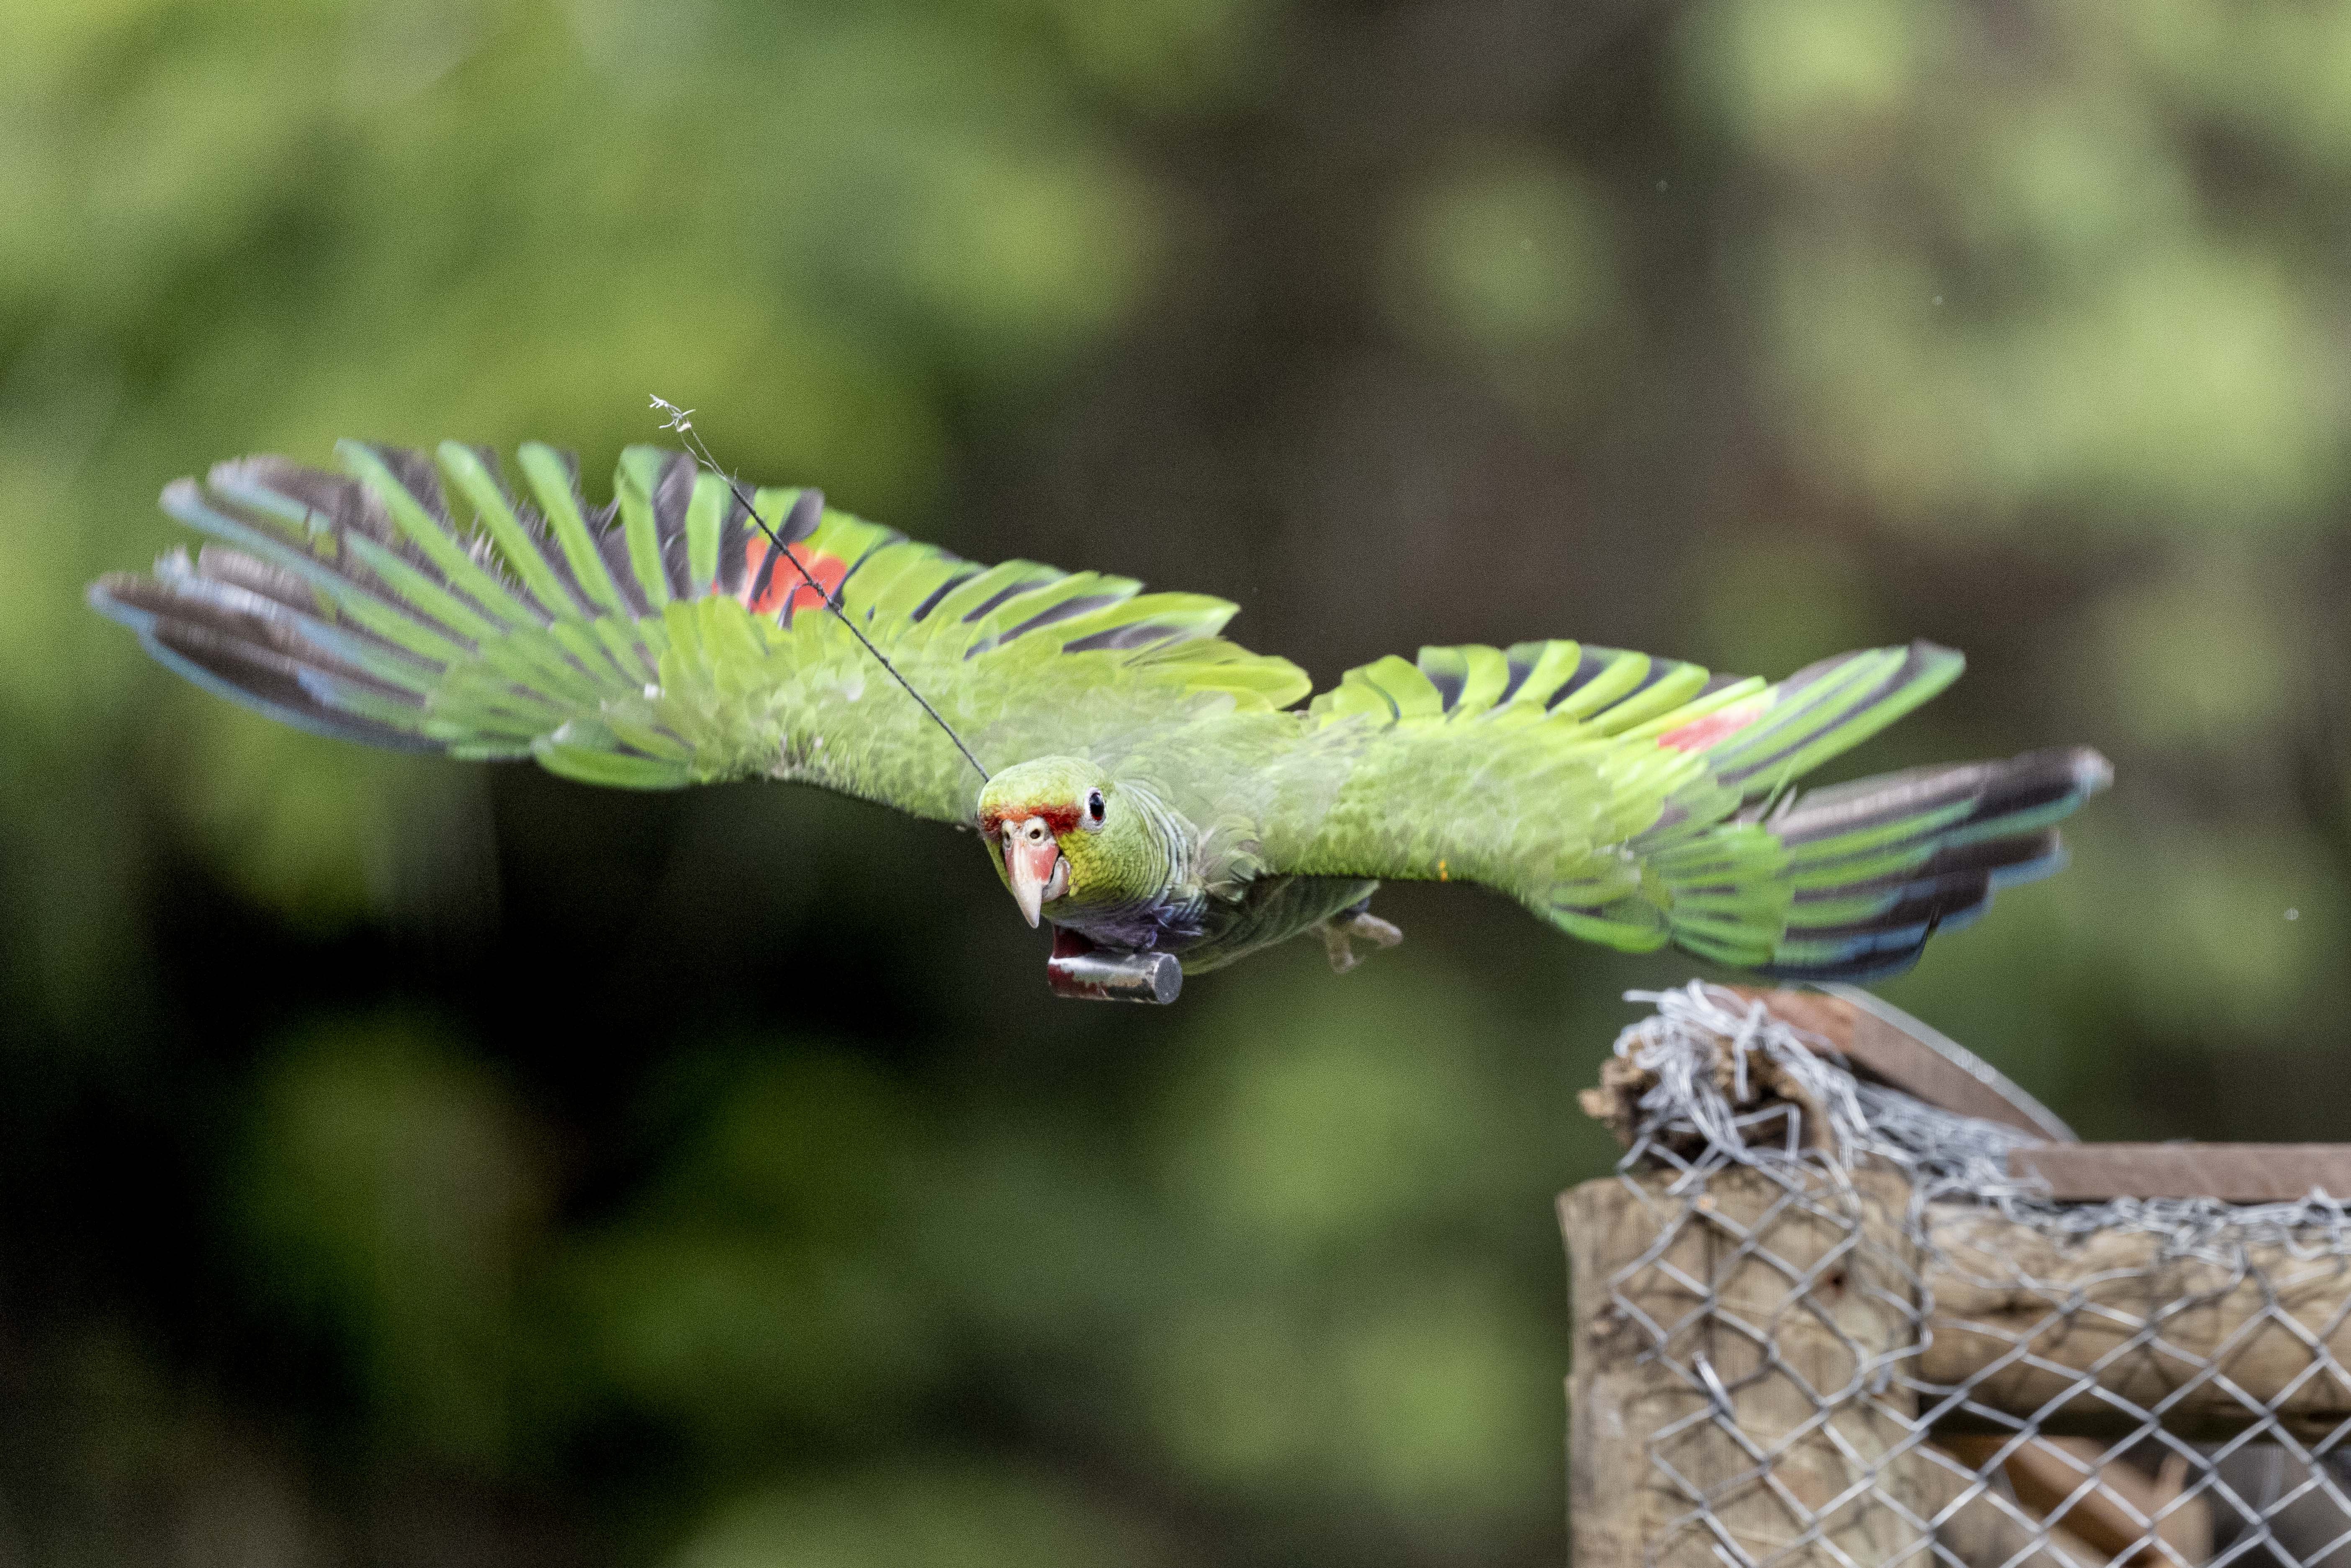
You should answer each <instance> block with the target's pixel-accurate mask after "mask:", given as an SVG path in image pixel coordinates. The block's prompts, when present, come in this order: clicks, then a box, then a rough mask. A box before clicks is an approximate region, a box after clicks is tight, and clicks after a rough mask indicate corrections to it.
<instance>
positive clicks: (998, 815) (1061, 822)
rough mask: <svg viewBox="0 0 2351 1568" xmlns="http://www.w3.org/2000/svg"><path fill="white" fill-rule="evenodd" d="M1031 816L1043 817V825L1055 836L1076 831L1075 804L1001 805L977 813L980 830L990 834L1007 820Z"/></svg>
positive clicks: (995, 831)
mask: <svg viewBox="0 0 2351 1568" xmlns="http://www.w3.org/2000/svg"><path fill="white" fill-rule="evenodd" d="M1031 817H1042V818H1044V819H1045V826H1046V827H1047V828H1048V829H1049V830H1050V831H1051V832H1052V833H1053V834H1054V836H1055V837H1057V838H1058V837H1059V836H1060V835H1061V834H1063V833H1074V832H1076V831H1078V809H1077V808H1076V807H1075V806H1001V807H998V809H997V810H993V811H982V812H981V813H980V814H979V827H980V831H982V832H984V833H987V834H990V835H991V836H992V835H994V834H996V833H998V832H1000V831H1003V828H1004V824H1005V823H1007V822H1025V821H1028V820H1029V818H1031Z"/></svg>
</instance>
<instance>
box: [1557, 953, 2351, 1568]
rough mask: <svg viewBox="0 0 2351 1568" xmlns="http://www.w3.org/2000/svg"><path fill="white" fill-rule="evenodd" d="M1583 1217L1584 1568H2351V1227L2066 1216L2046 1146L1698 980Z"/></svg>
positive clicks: (1621, 1089)
mask: <svg viewBox="0 0 2351 1568" xmlns="http://www.w3.org/2000/svg"><path fill="white" fill-rule="evenodd" d="M1635 999H1639V1000H1645V1001H1649V1002H1651V1003H1653V1004H1654V1005H1655V1007H1656V1012H1655V1013H1654V1015H1652V1016H1651V1017H1649V1018H1647V1019H1644V1020H1643V1021H1641V1022H1639V1023H1637V1024H1635V1025H1634V1026H1632V1027H1631V1028H1629V1029H1627V1030H1625V1032H1624V1034H1623V1035H1622V1036H1621V1037H1620V1038H1619V1039H1618V1040H1617V1042H1616V1048H1615V1054H1614V1059H1613V1060H1612V1061H1609V1062H1608V1063H1606V1064H1605V1068H1604V1073H1603V1081H1602V1085H1601V1087H1600V1088H1599V1089H1598V1090H1595V1091H1593V1092H1590V1093H1588V1094H1587V1096H1586V1104H1587V1107H1588V1108H1590V1109H1592V1110H1593V1113H1595V1114H1597V1115H1599V1116H1600V1117H1601V1118H1602V1119H1603V1120H1604V1121H1607V1122H1609V1123H1610V1124H1612V1125H1613V1126H1614V1128H1615V1130H1616V1132H1617V1133H1618V1135H1619V1136H1620V1137H1621V1138H1623V1139H1624V1140H1625V1143H1626V1145H1627V1153H1626V1154H1625V1158H1624V1160H1623V1162H1622V1163H1621V1165H1620V1166H1618V1168H1617V1171H1616V1173H1615V1175H1614V1176H1613V1177H1610V1178H1605V1179H1604V1180H1602V1181H1599V1182H1593V1183H1588V1184H1586V1185H1585V1186H1583V1187H1580V1188H1578V1189H1576V1190H1575V1191H1574V1192H1572V1193H1570V1194H1568V1195H1566V1196H1565V1197H1563V1198H1562V1219H1563V1222H1564V1223H1565V1225H1566V1227H1567V1229H1568V1233H1569V1239H1570V1245H1571V1249H1572V1251H1573V1254H1574V1264H1575V1270H1574V1275H1575V1298H1576V1301H1575V1304H1576V1319H1577V1332H1578V1340H1577V1345H1576V1372H1575V1375H1574V1378H1573V1384H1572V1387H1571V1398H1572V1401H1573V1414H1572V1428H1571V1447H1572V1450H1573V1452H1572V1456H1571V1458H1572V1464H1571V1474H1572V1478H1573V1479H1572V1485H1571V1506H1572V1511H1573V1522H1574V1531H1575V1543H1576V1552H1577V1558H1578V1562H1579V1564H1580V1568H1629V1565H1630V1564H1633V1563H1643V1564H1649V1563H1675V1564H1681V1563H1695V1564H1708V1565H1713V1564H1723V1565H1727V1568H1782V1565H1788V1564H1794V1563H1805V1564H1821V1565H1823V1568H1826V1565H1831V1564H1834V1565H1835V1568H1874V1565H1881V1564H1899V1563H1916V1564H1917V1565H1918V1568H1930V1565H1931V1564H1932V1563H1937V1562H1939V1563H1945V1564H1949V1568H2020V1565H2023V1564H2027V1563H2031V1564H2033V1565H2034V1568H2095V1565H2102V1564H2106V1563H2131V1564H2143V1565H2148V1568H2156V1565H2160V1564H2171V1565H2175V1568H2205V1565H2208V1564H2210V1565H2219V1564H2224V1563H2277V1564H2287V1565H2293V1568H2315V1565H2317V1564H2320V1563H2328V1564H2334V1565H2336V1568H2351V1493H2347V1492H2346V1481H2351V1441H2346V1432H2351V1372H2346V1361H2351V1328H2346V1313H2347V1312H2351V1228H2346V1215H2345V1211H2344V1207H2343V1206H2342V1205H2341V1204H2339V1203H2337V1202H2335V1201H2333V1200H2330V1199H2328V1198H2326V1197H2323V1196H2320V1195H2316V1194H2314V1195H2313V1196H2311V1197H2308V1198H2307V1199H2305V1200H2304V1201H2301V1202H2295V1203H2284V1204H2271V1205H2263V1206H2260V1207H2243V1206H2230V1205H2225V1204H2221V1203H2218V1202H2214V1201H2210V1200H2192V1201H2191V1200H2177V1201H2175V1200H2163V1201H2147V1200H2136V1199H2128V1200H2116V1201H2108V1202H2103V1203H2096V1204H2061V1203H2057V1202H2053V1201H2052V1200H2051V1199H2050V1198H2049V1197H2048V1196H2047V1194H2046V1189H2045V1188H2044V1187H2042V1186H2039V1185H2038V1184H2037V1183H2036V1182H2035V1181H2032V1180H2023V1179H2019V1178H2017V1177H2015V1176H2011V1174H2010V1167H2009V1163H2008V1154H2009V1151H2010V1150H2011V1148H2014V1147H2016V1146H2017V1145H2022V1144H2026V1143H2029V1142H2032V1139H2030V1138H2029V1137H2028V1136H2027V1135H2026V1134H2022V1133H2019V1132H2015V1131H2012V1130H2011V1129H2010V1128H2007V1127H2004V1126H2001V1125H1999V1124H1994V1123H1990V1122H1983V1121H1978V1120H1974V1119H1971V1118H1969V1117H1965V1116H1959V1115H1956V1114H1953V1113H1949V1112H1945V1111H1942V1110H1938V1109H1937V1108H1935V1107H1932V1106H1929V1105H1927V1104H1925V1103H1921V1102H1919V1101H1917V1100H1916V1099H1913V1098H1911V1097H1909V1096H1907V1095H1905V1094H1902V1093H1899V1092H1896V1091H1894V1090H1892V1089H1888V1088H1886V1087H1884V1086H1882V1085H1879V1084H1876V1083H1872V1082H1865V1081H1862V1080H1860V1079H1857V1078H1856V1077H1855V1075H1854V1074H1853V1073H1852V1072H1851V1071H1848V1070H1847V1069H1846V1068H1845V1067H1844V1065H1842V1064H1841V1063H1840V1061H1838V1060H1837V1059H1836V1058H1835V1056H1834V1052H1833V1051H1831V1050H1830V1048H1829V1047H1828V1045H1827V1042H1825V1041H1824V1040H1820V1039H1818V1038H1816V1037H1813V1036H1809V1035H1807V1034H1805V1033H1804V1032H1803V1031H1802V1030H1798V1029H1795V1028H1793V1027H1792V1026H1791V1025H1789V1024H1788V1023H1786V1022H1784V1021H1782V1020H1781V1019H1776V1018H1774V1017H1772V1016H1771V1014H1769V1013H1768V1012H1767V1011H1765V1009H1763V1008H1762V1006H1761V1004H1759V1003H1754V1002H1751V1001H1750V1000H1749V999H1748V998H1742V997H1740V996H1739V995H1737V994H1735V993H1732V992H1729V991H1727V990H1724V989H1721V988H1712V987H1708V986H1704V985H1702V984H1698V983H1696V982H1693V983H1692V984H1691V985H1690V986H1689V987H1688V988H1686V989H1683V990H1678V991H1670V992H1664V993H1635Z"/></svg>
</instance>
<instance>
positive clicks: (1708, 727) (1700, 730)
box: [1657, 692, 1771, 751]
mask: <svg viewBox="0 0 2351 1568" xmlns="http://www.w3.org/2000/svg"><path fill="white" fill-rule="evenodd" d="M1770 708H1771V694H1769V693H1768V692H1758V693H1756V694H1755V695H1753V696H1751V697H1749V698H1748V699H1747V700H1746V701H1745V702H1736V703H1732V704H1731V705H1730V706H1729V707H1726V708H1718V709H1716V710H1715V711H1714V712H1712V713H1710V714H1708V715H1707V716H1705V717H1703V718H1694V719H1692V720H1690V721H1689V722H1688V723H1687V724H1685V725H1679V726H1677V727H1674V728H1672V729H1669V730H1667V731H1666V733H1665V734H1663V735H1661V736H1659V737H1657V744H1658V745H1659V746H1662V747H1665V748H1666V749H1667V750H1668V751H1704V750H1705V749H1706V748H1707V747H1709V746H1712V745H1713V744H1714V743H1715V742H1716V741H1718V740H1720V739H1721V738H1722V737H1724V736H1726V735H1736V734H1738V733H1739V732H1740V730H1742V729H1745V728H1746V727H1748V726H1749V725H1750V724H1753V723H1754V722H1755V721H1756V720H1757V719H1759V718H1761V717H1762V716H1763V715H1764V714H1765V713H1766V712H1767V711H1769V709H1770Z"/></svg>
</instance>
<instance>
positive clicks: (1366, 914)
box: [1315, 904, 1404, 975]
mask: <svg viewBox="0 0 2351 1568" xmlns="http://www.w3.org/2000/svg"><path fill="white" fill-rule="evenodd" d="M1315 929H1316V930H1317V931H1320V932H1322V950H1323V951H1324V952H1326V953H1328V954H1330V956H1331V972H1332V974H1334V975H1343V974H1345V973H1346V972H1347V971H1348V970H1350V969H1352V968H1353V967H1355V966H1356V965H1357V964H1360V963H1362V962H1363V959H1362V958H1361V957H1360V956H1357V954H1356V952H1355V943H1356V941H1357V940H1361V941H1364V942H1369V943H1371V944H1372V945H1373V946H1377V947H1393V946H1395V945H1396V944H1397V943H1399V942H1401V941H1403V940H1404V932H1403V930H1402V929H1401V928H1399V927H1398V926H1397V925H1395V922H1394V921H1389V920H1383V919H1381V918H1380V917H1379V916H1378V915H1374V914H1373V913H1372V912H1371V911H1370V910H1369V909H1367V908H1365V907H1364V905H1363V904H1357V905H1355V907H1354V908H1353V909H1343V910H1341V911H1340V912H1339V913H1338V914H1336V915H1332V916H1331V918H1330V919H1328V920H1325V921H1323V922H1322V924H1321V925H1317V926H1316V927H1315Z"/></svg>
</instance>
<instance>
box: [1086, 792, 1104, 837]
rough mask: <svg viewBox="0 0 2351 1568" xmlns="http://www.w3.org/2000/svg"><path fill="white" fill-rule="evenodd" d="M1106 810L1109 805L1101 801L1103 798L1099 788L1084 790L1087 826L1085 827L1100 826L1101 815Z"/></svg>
mask: <svg viewBox="0 0 2351 1568" xmlns="http://www.w3.org/2000/svg"><path fill="white" fill-rule="evenodd" d="M1108 810H1109V807H1108V806H1107V805H1105V804H1104V803H1103V800H1102V791H1101V790H1099V789H1089V790H1087V791H1086V826H1087V827H1089V828H1099V827H1101V826H1102V817H1103V815H1104V814H1105V813H1106V812H1107V811H1108Z"/></svg>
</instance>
